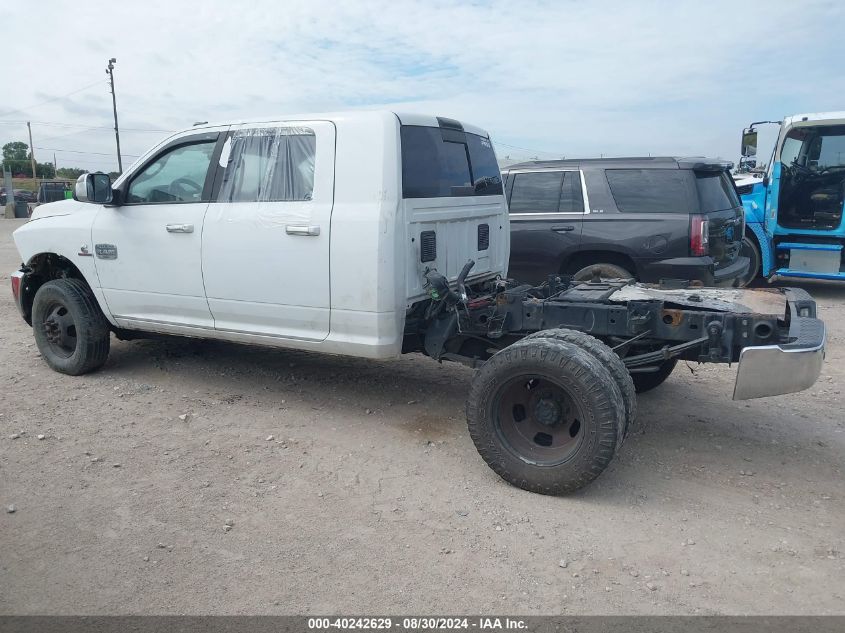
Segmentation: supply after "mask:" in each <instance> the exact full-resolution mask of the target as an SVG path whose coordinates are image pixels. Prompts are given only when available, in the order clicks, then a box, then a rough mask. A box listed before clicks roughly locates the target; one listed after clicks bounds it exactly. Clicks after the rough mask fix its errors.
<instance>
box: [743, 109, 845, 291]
mask: <svg viewBox="0 0 845 633" xmlns="http://www.w3.org/2000/svg"><path fill="white" fill-rule="evenodd" d="M763 124H775V125H779V126H780V131H779V133H778V138H777V142H776V144H775V148H774V151H773V152H772V156H771V159H770V160H769V163H768V165H767V166H766V168H765V170H762V171H756V170H755V168H754V167H752V166H753V165H755V164H756V156H757V126H760V125H763ZM743 165H746V166H749V167H750V169H749V170H748V171H746V172H745V173H739V174H737V175H736V176H735V182H736V186H737V190H738V192H739V194H740V197H741V198H742V204H743V207H744V209H745V227H746V228H745V238H744V240H743V244H742V255H745V256H746V257H748V258H749V259H750V260H751V266H750V268H749V272H748V275H747V276H746V277H745V278H744V279H742V280H741V283H742V285H748V284H749V283H751V282H752V281H753V280H754V279H756V278H759V277H762V278H764V279H767V280H769V281H773V280H774V279H777V278H783V277H797V278H805V279H824V280H845V260H843V246H845V225H844V224H843V223H842V213H843V209H845V111H842V112H817V113H812V114H797V115H794V116H790V117H786V118H785V119H784V120H783V121H757V122H755V123H752V124H751V125H749V126H748V128H746V129H745V130H743V134H742V159H741V161H740V166H741V168H742V166H743Z"/></svg>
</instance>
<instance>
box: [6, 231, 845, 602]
mask: <svg viewBox="0 0 845 633" xmlns="http://www.w3.org/2000/svg"><path fill="white" fill-rule="evenodd" d="M19 224H20V222H18V221H12V220H0V280H2V282H3V283H5V284H8V283H9V282H8V272H10V271H12V270H14V269H15V268H16V266H17V265H18V263H19V260H18V256H17V253H16V252H15V250H14V246H13V244H12V241H11V237H10V236H11V231H12V230H13V229H14V228H15V227H16V226H18V225H19ZM7 271H8V272H7ZM810 291H811V292H812V293H813V294H814V296H816V298H817V299H818V301H819V302H820V311H821V316H822V317H823V318H824V319H825V320H826V321H827V323H828V327H829V339H828V340H829V347H828V355H827V364H826V366H825V368H824V370H823V374H822V377H821V379H820V381H819V382H818V383H817V385H816V386H815V387H814V388H813V389H811V390H809V391H806V392H804V393H801V394H796V395H791V396H781V397H777V398H769V399H764V400H757V401H750V402H747V403H735V402H732V401H731V400H730V393H731V388H732V381H733V378H734V374H735V369H731V368H727V367H723V366H702V367H693V368H692V369H688V368H687V367H686V366H680V367H679V368H678V370H677V371H676V373H675V374H674V375H673V376H672V377H671V378H670V379H669V380H668V381H667V382H666V383H665V385H664V386H662V387H661V388H660V389H658V390H656V391H655V392H652V393H650V394H645V395H643V396H642V397H641V398H640V400H639V408H640V413H639V423H638V427H637V429H636V431H635V432H634V434H633V435H632V436H631V437H630V438H629V439H628V441H627V442H626V444H625V446H624V447H623V449H622V451H621V453H620V454H619V455H618V457H617V459H616V460H615V461H614V463H613V464H612V465H611V467H610V468H609V469H608V470H607V471H606V472H605V473H604V474H603V475H602V477H601V478H600V479H599V480H598V481H596V482H595V483H594V484H593V485H591V486H590V487H589V488H588V489H586V490H584V491H582V492H581V493H579V494H577V495H575V496H571V497H567V498H550V497H543V496H539V495H534V494H531V493H527V492H523V491H521V490H518V489H516V488H513V487H511V486H508V485H507V484H505V483H504V482H502V481H501V480H500V479H499V478H498V477H497V476H496V475H495V474H494V473H493V472H492V471H491V470H490V469H488V468H487V466H486V465H485V464H484V463H483V462H482V461H481V459H480V458H479V457H478V455H477V453H476V451H475V448H474V447H473V445H472V442H471V441H470V439H469V437H468V434H467V432H466V427H465V420H464V413H463V407H464V398H465V394H466V392H467V389H468V386H469V382H470V379H471V376H472V373H471V371H470V370H467V369H465V368H463V367H460V366H453V365H448V364H444V365H439V364H437V363H435V362H433V361H431V360H429V359H426V358H424V357H421V356H408V357H405V358H402V359H399V360H395V361H388V362H372V361H366V360H358V359H349V358H340V357H332V356H322V355H317V354H308V353H300V352H288V351H278V350H264V349H259V348H252V347H242V346H236V345H229V344H221V343H211V342H201V341H195V342H192V341H188V340H178V339H173V340H156V341H136V342H119V341H116V340H114V339H113V343H112V345H113V346H112V353H111V356H110V358H109V361H108V363H107V365H106V367H105V368H104V369H103V370H101V371H99V372H97V373H95V374H93V375H88V376H84V377H79V378H72V377H68V376H63V375H60V374H57V373H54V372H52V371H51V370H49V369H48V368H47V366H46V365H45V364H44V363H43V361H42V360H41V359H40V357H39V354H38V351H37V349H36V347H35V344H34V342H33V338H32V333H31V330H30V328H28V327H27V326H26V324H25V323H24V322H23V321H22V320H21V319H20V318H19V317H18V315H17V312H16V309H15V307H14V304H13V302H12V299H11V293H10V292H8V291H0V319H2V321H3V324H4V325H3V327H2V330H0V359H2V362H0V385H2V394H0V429H2V434H1V435H0V504H2V508H3V510H2V512H0V613H3V614H83V613H84V614H125V613H133V614H142V613H143V614H148V613H156V614H179V613H190V614H206V613H215V614H256V613H261V614H285V613H320V612H333V613H336V612H340V613H374V612H382V613H407V612H417V613H435V612H438V613H444V612H445V613H459V612H461V613H477V612H491V611H492V612H499V613H502V612H504V613H508V612H511V613H522V614H561V613H562V614H646V613H648V614H709V613H723V614H831V613H838V614H845V554H843V551H845V543H843V527H845V506H843V461H845V460H843V455H845V434H843V429H845V416H843V414H842V390H843V388H845V387H843V380H845V371H843V353H845V342H844V341H843V335H845V319H843V318H842V317H843V305H845V287H831V286H824V285H818V286H812V287H810ZM42 438H43V439H42ZM12 507H13V508H14V512H9V510H10V509H12Z"/></svg>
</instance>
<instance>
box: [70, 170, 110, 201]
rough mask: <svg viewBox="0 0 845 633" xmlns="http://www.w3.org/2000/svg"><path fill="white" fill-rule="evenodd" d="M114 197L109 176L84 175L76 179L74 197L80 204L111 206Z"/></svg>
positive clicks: (98, 173)
mask: <svg viewBox="0 0 845 633" xmlns="http://www.w3.org/2000/svg"><path fill="white" fill-rule="evenodd" d="M112 196H113V193H112V188H111V177H110V176H109V175H108V174H103V173H101V172H97V173H95V174H82V175H81V176H80V177H79V178H77V179H76V185H75V186H74V189H73V197H74V199H76V200H79V202H93V203H95V204H109V203H110V202H111V201H112Z"/></svg>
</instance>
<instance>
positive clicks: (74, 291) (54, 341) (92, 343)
mask: <svg viewBox="0 0 845 633" xmlns="http://www.w3.org/2000/svg"><path fill="white" fill-rule="evenodd" d="M32 330H33V333H34V334H35V343H36V344H37V345H38V350H39V351H40V352H41V356H42V357H43V358H44V360H45V361H47V364H48V365H49V366H50V367H51V368H53V369H54V370H56V371H58V372H61V373H63V374H70V375H71V376H78V375H80V374H85V373H88V372H90V371H93V370H95V369H98V368H100V367H102V365H103V363H105V362H106V358H108V355H109V324H108V322H107V321H106V319H105V317H104V316H103V313H102V312H101V311H100V308H99V306H98V305H97V302H96V300H95V299H94V295H93V294H91V290H90V289H89V288H88V286H87V285H86V284H85V282H83V281H81V280H79V279H56V280H54V281H48V282H47V283H45V284H44V285H43V286H41V287H40V288H39V289H38V292H36V293H35V299H34V300H33V302H32Z"/></svg>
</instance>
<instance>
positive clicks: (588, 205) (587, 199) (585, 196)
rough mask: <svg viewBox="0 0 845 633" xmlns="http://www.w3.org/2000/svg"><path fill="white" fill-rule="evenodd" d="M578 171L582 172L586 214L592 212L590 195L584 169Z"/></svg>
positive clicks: (582, 190) (582, 192)
mask: <svg viewBox="0 0 845 633" xmlns="http://www.w3.org/2000/svg"><path fill="white" fill-rule="evenodd" d="M578 173H580V174H581V195H582V196H583V198H584V215H587V214H588V213H590V195H589V194H588V193H587V181H586V179H585V178H584V171H583V170H581V169H579V170H578Z"/></svg>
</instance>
